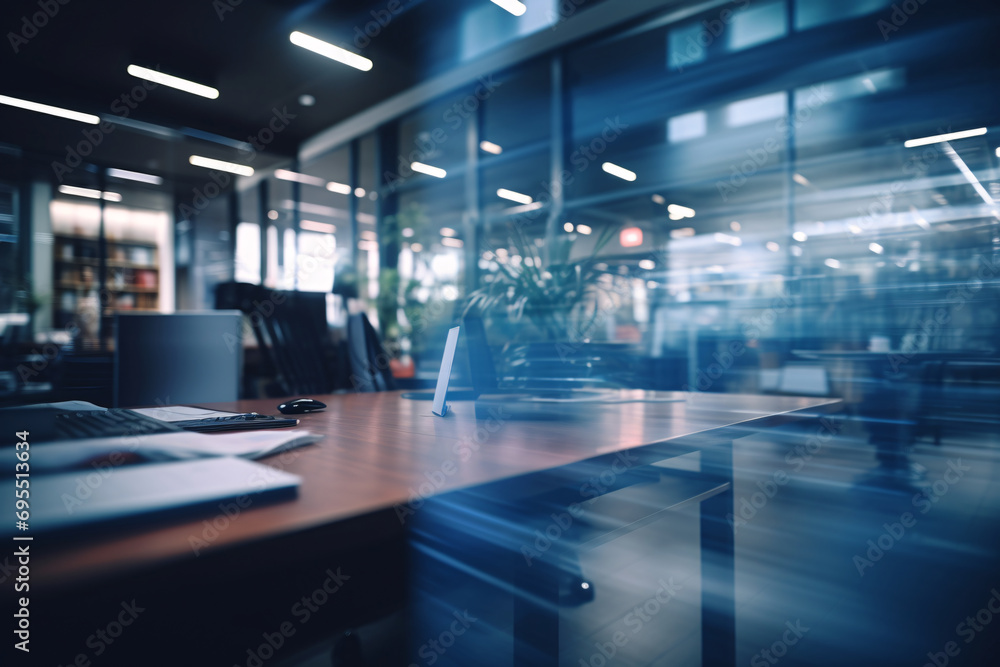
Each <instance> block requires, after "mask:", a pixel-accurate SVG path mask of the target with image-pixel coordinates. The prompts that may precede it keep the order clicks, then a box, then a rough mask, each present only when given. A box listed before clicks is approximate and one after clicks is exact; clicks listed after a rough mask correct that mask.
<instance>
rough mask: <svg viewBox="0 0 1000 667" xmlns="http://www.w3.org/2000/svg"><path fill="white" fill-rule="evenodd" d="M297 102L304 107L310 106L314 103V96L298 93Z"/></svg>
mask: <svg viewBox="0 0 1000 667" xmlns="http://www.w3.org/2000/svg"><path fill="white" fill-rule="evenodd" d="M299 104H301V105H302V106H304V107H311V106H312V105H314V104H316V98H315V97H313V96H312V95H299Z"/></svg>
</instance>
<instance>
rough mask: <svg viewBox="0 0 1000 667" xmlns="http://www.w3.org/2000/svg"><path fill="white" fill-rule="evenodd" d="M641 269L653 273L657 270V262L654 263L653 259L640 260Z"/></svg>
mask: <svg viewBox="0 0 1000 667" xmlns="http://www.w3.org/2000/svg"><path fill="white" fill-rule="evenodd" d="M639 268H640V269H645V270H646V271H652V270H653V269H655V268H656V262H654V261H653V260H651V259H640V260H639Z"/></svg>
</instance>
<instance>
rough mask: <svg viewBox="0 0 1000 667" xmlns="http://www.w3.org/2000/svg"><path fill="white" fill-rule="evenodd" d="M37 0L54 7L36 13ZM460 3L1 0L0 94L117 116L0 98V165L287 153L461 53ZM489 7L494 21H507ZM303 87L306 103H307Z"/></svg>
mask: <svg viewBox="0 0 1000 667" xmlns="http://www.w3.org/2000/svg"><path fill="white" fill-rule="evenodd" d="M40 2H41V4H47V5H48V6H49V7H50V9H49V11H50V13H52V14H53V16H51V17H47V16H45V15H44V14H42V9H40ZM470 2H471V0H433V1H431V0H381V1H377V2H365V1H363V0H337V1H336V2H333V1H332V0H254V1H253V2H250V1H247V0H172V1H171V2H167V3H148V2H135V1H134V0H102V1H101V2H100V3H93V2H84V1H83V0H27V1H25V0H13V1H12V0H8V1H7V2H5V3H4V5H3V8H2V9H0V26H2V27H3V28H4V30H3V32H4V33H5V34H6V38H5V40H4V42H5V43H4V44H3V45H0V71H2V73H3V76H2V78H0V94H2V95H8V96H11V97H18V98H22V99H27V100H31V101H34V102H40V103H44V104H50V105H55V106H60V107H64V108H68V109H72V110H74V111H79V112H85V113H91V114H97V115H99V116H101V117H102V118H106V119H113V120H115V121H116V122H115V123H114V124H113V126H110V125H106V126H103V127H104V128H105V130H103V131H102V130H101V127H102V126H93V125H87V124H82V123H79V122H75V121H71V120H65V119H60V118H55V117H52V116H47V115H44V114H39V113H35V112H32V111H25V110H21V109H16V108H11V107H9V106H5V105H0V158H3V157H4V156H7V158H8V159H7V160H4V159H0V170H2V163H4V162H7V163H8V169H7V171H9V170H10V167H9V163H10V158H11V156H16V155H19V154H20V155H22V156H24V158H23V159H22V160H21V161H20V162H21V166H20V167H19V168H21V169H23V166H24V162H25V161H26V162H27V163H29V165H30V168H32V169H33V170H35V171H36V172H38V173H39V174H40V175H44V174H46V173H48V174H49V175H52V176H54V177H56V179H57V180H61V181H63V182H66V183H73V184H81V185H87V184H90V183H91V182H92V181H93V180H94V178H95V177H94V176H93V175H92V174H88V173H87V170H86V168H85V167H74V165H75V164H76V159H75V157H74V151H73V150H70V149H73V148H76V149H79V150H80V152H83V151H86V152H88V153H90V155H88V156H87V157H86V158H85V160H84V162H85V163H86V162H90V163H93V164H97V165H100V166H109V167H118V168H123V169H131V170H136V171H143V172H147V173H153V174H157V175H160V176H165V177H167V178H168V179H170V180H172V181H175V182H199V181H204V180H205V177H206V176H205V171H204V170H203V169H200V168H197V167H193V166H191V165H189V164H188V162H187V160H188V156H189V155H191V154H192V153H197V154H201V155H206V156H209V157H214V158H217V159H223V160H233V161H238V162H244V163H246V162H248V160H250V159H252V160H253V162H252V165H253V166H254V167H256V168H260V167H266V166H269V165H273V164H276V163H278V162H282V161H286V160H287V158H288V157H291V156H293V155H294V154H295V152H296V150H297V148H298V146H299V145H300V144H301V143H302V142H303V141H304V140H305V139H307V138H309V137H311V136H314V135H315V134H317V133H318V132H320V131H322V130H324V129H326V128H328V127H330V126H332V125H334V124H336V123H338V122H339V121H342V120H344V119H346V118H349V117H351V116H353V115H355V114H357V113H358V112H360V111H362V110H364V109H366V108H368V107H370V106H372V105H373V104H375V103H377V102H379V101H382V100H384V99H387V98H389V97H391V96H392V95H394V94H397V93H399V92H401V91H403V90H406V89H407V88H410V87H411V86H413V85H414V84H416V83H418V82H419V81H421V80H422V79H425V78H426V77H427V76H430V75H432V74H437V73H440V72H441V71H443V70H446V69H448V68H449V67H450V66H452V65H454V64H455V63H457V61H458V58H459V54H458V46H457V44H458V42H459V40H458V39H457V38H456V34H457V33H456V31H458V30H459V29H460V17H461V15H462V11H463V10H464V9H466V8H467V5H469V4H470ZM60 3H65V4H60ZM477 4H481V3H479V2H477ZM56 8H57V9H56ZM497 10H498V11H497V21H506V20H515V19H514V18H513V17H509V15H507V14H506V13H505V12H503V11H502V10H499V8H497ZM442 17H445V18H442ZM508 17H509V18H508ZM379 19H381V24H382V25H380V23H379ZM32 23H33V24H34V25H32ZM36 26H40V27H36ZM366 29H367V32H368V35H372V36H371V37H370V38H369V39H368V40H367V42H366V41H363V39H362V37H361V35H362V32H363V31H365V30H366ZM293 30H301V31H303V32H306V33H308V34H311V35H313V36H315V37H318V38H321V39H324V40H326V41H329V42H331V43H334V44H338V45H341V46H343V47H345V48H348V49H350V50H352V51H355V52H358V53H361V54H363V55H364V56H365V57H367V58H369V59H371V60H372V61H373V62H374V67H373V69H372V70H371V71H369V72H361V71H358V70H355V69H352V68H350V67H347V66H344V65H341V64H339V63H336V62H334V61H332V60H329V59H327V58H324V57H322V56H319V55H317V54H315V53H312V52H310V51H307V50H305V49H302V48H299V47H297V46H294V45H293V44H291V43H290V42H289V34H290V33H291V32H292V31H293ZM15 36H16V37H15ZM359 44H360V45H362V46H363V47H364V48H359ZM129 64H136V65H141V66H144V67H148V68H151V69H159V70H161V71H162V72H165V73H169V74H173V75H176V76H180V77H182V78H187V79H190V80H193V81H196V82H198V83H202V84H206V85H209V86H212V87H215V88H217V89H218V90H219V91H220V95H219V97H218V99H215V100H210V99H205V98H202V97H198V96H195V95H192V94H189V93H185V92H181V91H178V90H175V89H172V88H168V87H166V86H158V87H155V89H153V90H146V89H144V88H143V86H142V83H143V82H142V81H141V80H140V79H137V78H135V77H133V76H131V75H130V74H128V73H127V72H126V67H127V66H128V65H129ZM146 85H147V86H152V85H153V84H146ZM302 95H311V96H312V97H314V98H315V104H314V105H313V106H303V105H302V104H301V103H300V101H299V99H300V97H301V96H302ZM123 96H127V97H124V98H123ZM140 99H141V101H140ZM275 116H279V117H281V118H284V119H286V120H287V122H285V123H284V127H283V128H282V129H281V130H280V131H279V132H277V133H276V134H275V135H274V136H273V138H269V136H268V134H269V133H268V132H264V133H263V135H261V131H262V130H264V129H265V128H268V126H269V124H270V123H271V121H272V119H273V118H274V117H275ZM135 121H138V123H140V124H141V125H139V126H137V125H136V124H135V123H134V122H135ZM126 123H131V124H132V125H131V126H128V125H126ZM280 125H282V123H276V124H275V125H274V126H273V127H278V126H280ZM107 127H112V128H113V129H112V130H111V131H107V130H106V128H107ZM164 130H166V132H165V131H164ZM85 132H87V133H89V134H85ZM250 137H257V138H258V139H257V145H258V148H261V147H263V148H264V152H263V153H261V154H259V155H256V156H253V157H252V158H251V153H250V152H249V151H247V150H246V149H245V148H244V150H240V149H239V148H238V144H237V142H247V141H248V140H249V138H250ZM53 163H60V164H61V165H65V166H66V167H67V168H66V169H63V168H62V167H61V166H54V164H53Z"/></svg>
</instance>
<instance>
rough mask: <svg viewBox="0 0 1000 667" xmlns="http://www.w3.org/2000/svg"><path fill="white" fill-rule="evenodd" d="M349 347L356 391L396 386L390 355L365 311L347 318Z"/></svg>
mask: <svg viewBox="0 0 1000 667" xmlns="http://www.w3.org/2000/svg"><path fill="white" fill-rule="evenodd" d="M347 348H348V355H349V357H350V360H351V386H352V387H353V388H354V389H355V390H356V391H360V392H373V391H392V390H394V389H395V388H396V384H395V382H394V381H393V378H392V372H391V371H390V369H389V355H388V354H387V353H386V351H385V349H384V348H383V347H382V343H381V342H380V341H379V338H378V334H377V333H375V328H374V327H372V325H371V322H369V321H368V317H367V316H366V315H365V314H364V313H356V314H354V315H351V316H350V317H349V318H348V319H347Z"/></svg>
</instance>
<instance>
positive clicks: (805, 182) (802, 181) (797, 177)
mask: <svg viewBox="0 0 1000 667" xmlns="http://www.w3.org/2000/svg"><path fill="white" fill-rule="evenodd" d="M792 180H793V181H795V182H796V183H798V184H799V185H801V186H802V187H804V188H808V187H809V186H810V185H812V183H810V182H809V179H808V178H806V177H805V176H803V175H802V174H792Z"/></svg>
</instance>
